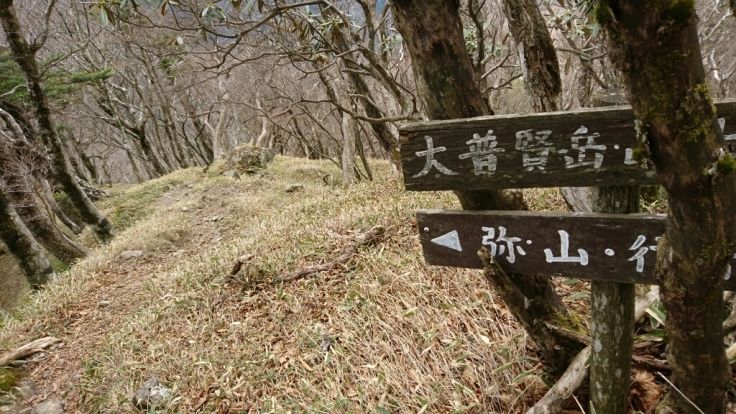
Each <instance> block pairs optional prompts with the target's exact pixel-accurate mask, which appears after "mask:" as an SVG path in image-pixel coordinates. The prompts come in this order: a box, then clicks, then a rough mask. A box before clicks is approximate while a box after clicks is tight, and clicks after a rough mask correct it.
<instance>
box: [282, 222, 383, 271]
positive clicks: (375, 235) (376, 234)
mask: <svg viewBox="0 0 736 414" xmlns="http://www.w3.org/2000/svg"><path fill="white" fill-rule="evenodd" d="M385 232H386V229H385V228H384V227H383V226H375V227H373V228H372V229H370V230H368V231H367V232H366V233H364V234H362V235H361V236H360V237H358V240H357V242H356V243H355V244H353V245H352V246H350V247H348V248H347V249H345V250H344V251H343V252H342V254H341V255H340V257H338V258H337V259H335V260H333V261H331V262H329V263H324V264H321V265H315V266H306V267H302V268H301V269H297V270H295V271H293V272H290V273H285V274H283V275H281V276H279V277H275V278H274V282H291V281H292V280H297V279H301V278H303V277H306V276H309V275H311V274H313V273H317V272H326V271H328V270H330V269H332V268H333V267H335V266H337V265H342V264H345V263H347V261H348V260H350V258H351V257H353V256H354V255H355V254H357V253H358V249H359V248H360V247H362V246H365V245H368V244H371V243H373V242H375V241H378V240H379V239H380V238H381V237H382V236H383V234H384V233H385Z"/></svg>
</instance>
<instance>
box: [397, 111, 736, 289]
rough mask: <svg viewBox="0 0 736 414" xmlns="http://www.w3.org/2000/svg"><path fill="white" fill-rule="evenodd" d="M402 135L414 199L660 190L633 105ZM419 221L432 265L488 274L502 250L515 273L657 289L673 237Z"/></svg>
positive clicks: (453, 218)
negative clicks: (643, 157) (641, 147)
mask: <svg viewBox="0 0 736 414" xmlns="http://www.w3.org/2000/svg"><path fill="white" fill-rule="evenodd" d="M715 106H716V109H717V111H718V117H719V124H720V126H721V128H722V129H723V131H724V136H725V139H726V143H727V144H728V145H729V147H730V148H729V149H730V151H731V152H732V153H733V152H736V100H729V101H721V102H716V104H715ZM399 131H400V133H401V142H402V145H401V163H402V167H403V171H404V185H405V187H406V189H407V190H408V191H431V190H480V189H503V188H531V187H562V186H574V187H582V186H615V185H621V186H632V185H648V184H656V172H655V171H654V170H653V169H652V168H647V167H642V166H641V163H640V162H638V161H636V160H635V159H634V158H635V156H634V153H635V151H634V148H636V146H637V145H638V143H637V142H638V141H637V134H638V133H641V130H640V127H639V126H638V125H637V122H636V120H635V118H634V114H633V112H632V110H631V108H629V107H616V108H604V109H586V110H579V111H574V112H556V113H555V112H549V113H542V114H532V115H504V116H490V117H478V118H471V119H457V120H450V121H430V122H423V123H415V124H407V125H404V126H402V127H401V128H400V130H399ZM417 216H418V221H419V230H420V237H421V240H422V247H423V250H424V256H425V259H426V261H427V263H429V264H433V265H442V266H455V267H468V268H482V267H483V265H482V263H481V261H480V259H479V258H478V256H477V254H476V252H477V250H478V249H479V248H480V247H481V246H485V247H486V248H488V249H489V250H490V251H491V252H492V253H493V252H494V246H495V253H496V257H497V258H501V259H500V264H501V266H502V267H503V268H504V269H506V270H507V271H509V272H514V273H536V274H547V275H565V276H575V277H580V278H586V279H595V280H607V281H618V282H625V283H655V281H654V278H653V276H652V270H653V263H654V261H653V259H654V256H655V253H654V251H653V250H654V249H656V244H657V238H658V237H660V236H661V235H662V234H664V217H663V216H651V215H617V214H601V213H542V212H491V211H419V212H418V214H417ZM566 246H567V252H565V247H566ZM510 250H514V252H513V255H511V254H510ZM581 251H584V252H585V253H586V258H585V262H586V264H583V263H582V261H583V258H582V253H580V252H581ZM522 252H523V253H522ZM547 252H549V253H547ZM565 253H566V254H567V257H566V258H565ZM732 264H736V262H734V261H733V260H732ZM641 266H643V267H641ZM640 267H641V271H639V268H640ZM726 276H727V277H728V278H727V280H726V288H727V289H733V290H736V282H734V281H732V280H731V279H730V272H727V275H726ZM734 279H736V276H734Z"/></svg>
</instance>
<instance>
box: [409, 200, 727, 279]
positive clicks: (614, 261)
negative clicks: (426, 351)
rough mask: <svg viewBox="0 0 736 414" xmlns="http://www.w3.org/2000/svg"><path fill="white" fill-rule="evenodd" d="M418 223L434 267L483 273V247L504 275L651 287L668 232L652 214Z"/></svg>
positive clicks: (424, 213) (486, 214) (427, 214)
mask: <svg viewBox="0 0 736 414" xmlns="http://www.w3.org/2000/svg"><path fill="white" fill-rule="evenodd" d="M417 219H418V228H419V235H420V239H421V243H422V248H423V250H424V258H425V260H426V261H427V263H428V264H431V265H438V266H453V267H466V268H474V269H482V268H483V263H482V262H481V260H480V259H479V258H478V255H477V251H478V250H479V249H480V247H481V246H485V247H486V248H487V249H488V250H490V251H491V253H494V252H495V256H496V258H497V260H498V262H499V264H500V265H501V266H502V267H503V269H504V270H505V271H507V272H509V273H512V272H513V273H537V274H544V275H558V276H568V277H578V278H583V279H595V280H607V281H615V282H624V283H643V284H656V281H655V280H654V277H653V276H652V272H653V270H654V263H655V261H654V259H655V255H656V251H655V250H654V249H655V248H656V244H657V238H658V237H660V236H661V235H663V234H664V229H665V227H664V226H665V223H664V222H665V217H664V216H661V215H651V214H627V215H624V214H605V213H551V212H528V211H518V212H513V211H459V210H420V211H418V212H417ZM565 239H567V254H565ZM494 245H495V248H494ZM731 265H732V266H733V265H736V259H735V260H732V261H731ZM735 279H736V278H730V277H729V278H728V279H727V280H726V288H727V289H728V290H736V283H735V282H734V280H735Z"/></svg>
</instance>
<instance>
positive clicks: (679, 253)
mask: <svg viewBox="0 0 736 414" xmlns="http://www.w3.org/2000/svg"><path fill="white" fill-rule="evenodd" d="M595 14H596V17H597V19H598V21H599V22H600V23H601V25H602V26H603V27H604V28H606V30H607V31H608V38H609V50H610V54H611V59H612V60H613V62H614V63H615V64H616V65H617V67H618V68H619V70H620V71H621V72H622V74H623V79H624V83H625V85H626V90H627V94H628V95H629V101H630V102H631V105H632V107H633V108H634V112H635V113H636V116H637V118H638V119H639V120H640V121H641V122H642V123H643V125H644V127H645V128H644V131H645V132H646V136H641V137H640V138H641V141H642V143H641V145H640V147H639V148H638V149H637V151H636V152H637V153H638V155H640V156H641V158H647V159H648V160H649V161H650V162H652V163H653V164H654V166H655V167H656V169H657V173H658V178H659V182H660V183H661V185H662V186H663V187H664V188H665V189H666V190H667V193H668V203H669V206H670V214H669V216H668V218H667V230H666V233H665V236H664V237H663V238H662V240H660V242H659V245H658V247H657V258H656V260H657V262H656V270H655V275H656V277H657V279H658V281H659V283H660V285H661V297H662V301H663V302H664V305H665V308H666V310H667V337H668V339H669V346H668V348H667V359H668V362H669V364H670V366H671V367H672V373H673V376H672V381H673V383H674V384H675V386H676V387H677V388H678V389H679V391H680V392H681V393H682V394H680V393H679V392H675V391H671V392H670V393H669V396H668V398H667V400H666V401H665V402H664V403H663V408H662V409H661V410H660V412H668V413H684V414H688V413H697V412H699V410H702V412H704V413H706V414H711V413H713V414H715V413H721V412H722V411H723V407H724V394H725V391H726V388H727V386H728V380H729V378H730V368H729V365H728V362H727V360H726V353H725V349H724V346H723V330H722V314H723V307H722V306H723V275H724V272H725V270H726V266H727V263H728V260H729V258H730V257H731V256H732V255H733V253H734V249H735V248H734V242H736V240H734V239H735V237H734V236H735V235H734V232H735V231H736V223H734V221H736V217H735V216H734V214H733V212H734V211H736V177H734V174H733V171H734V169H736V162H734V160H733V158H732V157H731V156H730V155H728V152H727V151H724V148H725V142H724V139H723V135H722V132H721V130H720V128H719V126H718V120H717V116H716V112H715V108H714V106H713V103H712V99H711V95H710V92H709V90H708V87H707V85H706V83H705V73H704V70H703V65H702V58H701V53H700V45H699V43H698V33H697V26H696V23H697V16H696V15H695V4H694V1H692V0H675V1H672V0H656V1H648V2H639V1H615V0H606V1H601V2H600V3H599V5H598V7H597V8H596V12H595ZM648 242H653V241H652V240H648ZM682 395H685V396H687V398H689V399H690V400H691V401H692V402H693V403H694V404H695V405H696V406H697V407H699V410H698V409H696V408H695V407H693V405H692V404H691V403H690V402H688V401H687V400H686V399H685V398H684V397H682Z"/></svg>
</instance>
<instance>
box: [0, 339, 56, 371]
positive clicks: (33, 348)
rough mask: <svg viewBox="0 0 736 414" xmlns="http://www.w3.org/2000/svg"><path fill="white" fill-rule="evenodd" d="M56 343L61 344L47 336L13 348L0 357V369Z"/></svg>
mask: <svg viewBox="0 0 736 414" xmlns="http://www.w3.org/2000/svg"><path fill="white" fill-rule="evenodd" d="M57 342H61V339H58V338H54V337H53V336H47V337H45V338H40V339H36V340H35V341H33V342H30V343H27V344H25V345H23V346H20V347H18V348H15V349H14V350H12V351H9V352H6V353H4V354H3V355H0V367H4V366H6V365H8V364H10V363H11V362H13V361H16V360H19V359H23V358H25V357H27V356H30V355H33V354H35V353H36V352H41V351H43V350H44V349H45V348H48V347H50V346H51V345H53V344H55V343H57Z"/></svg>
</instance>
